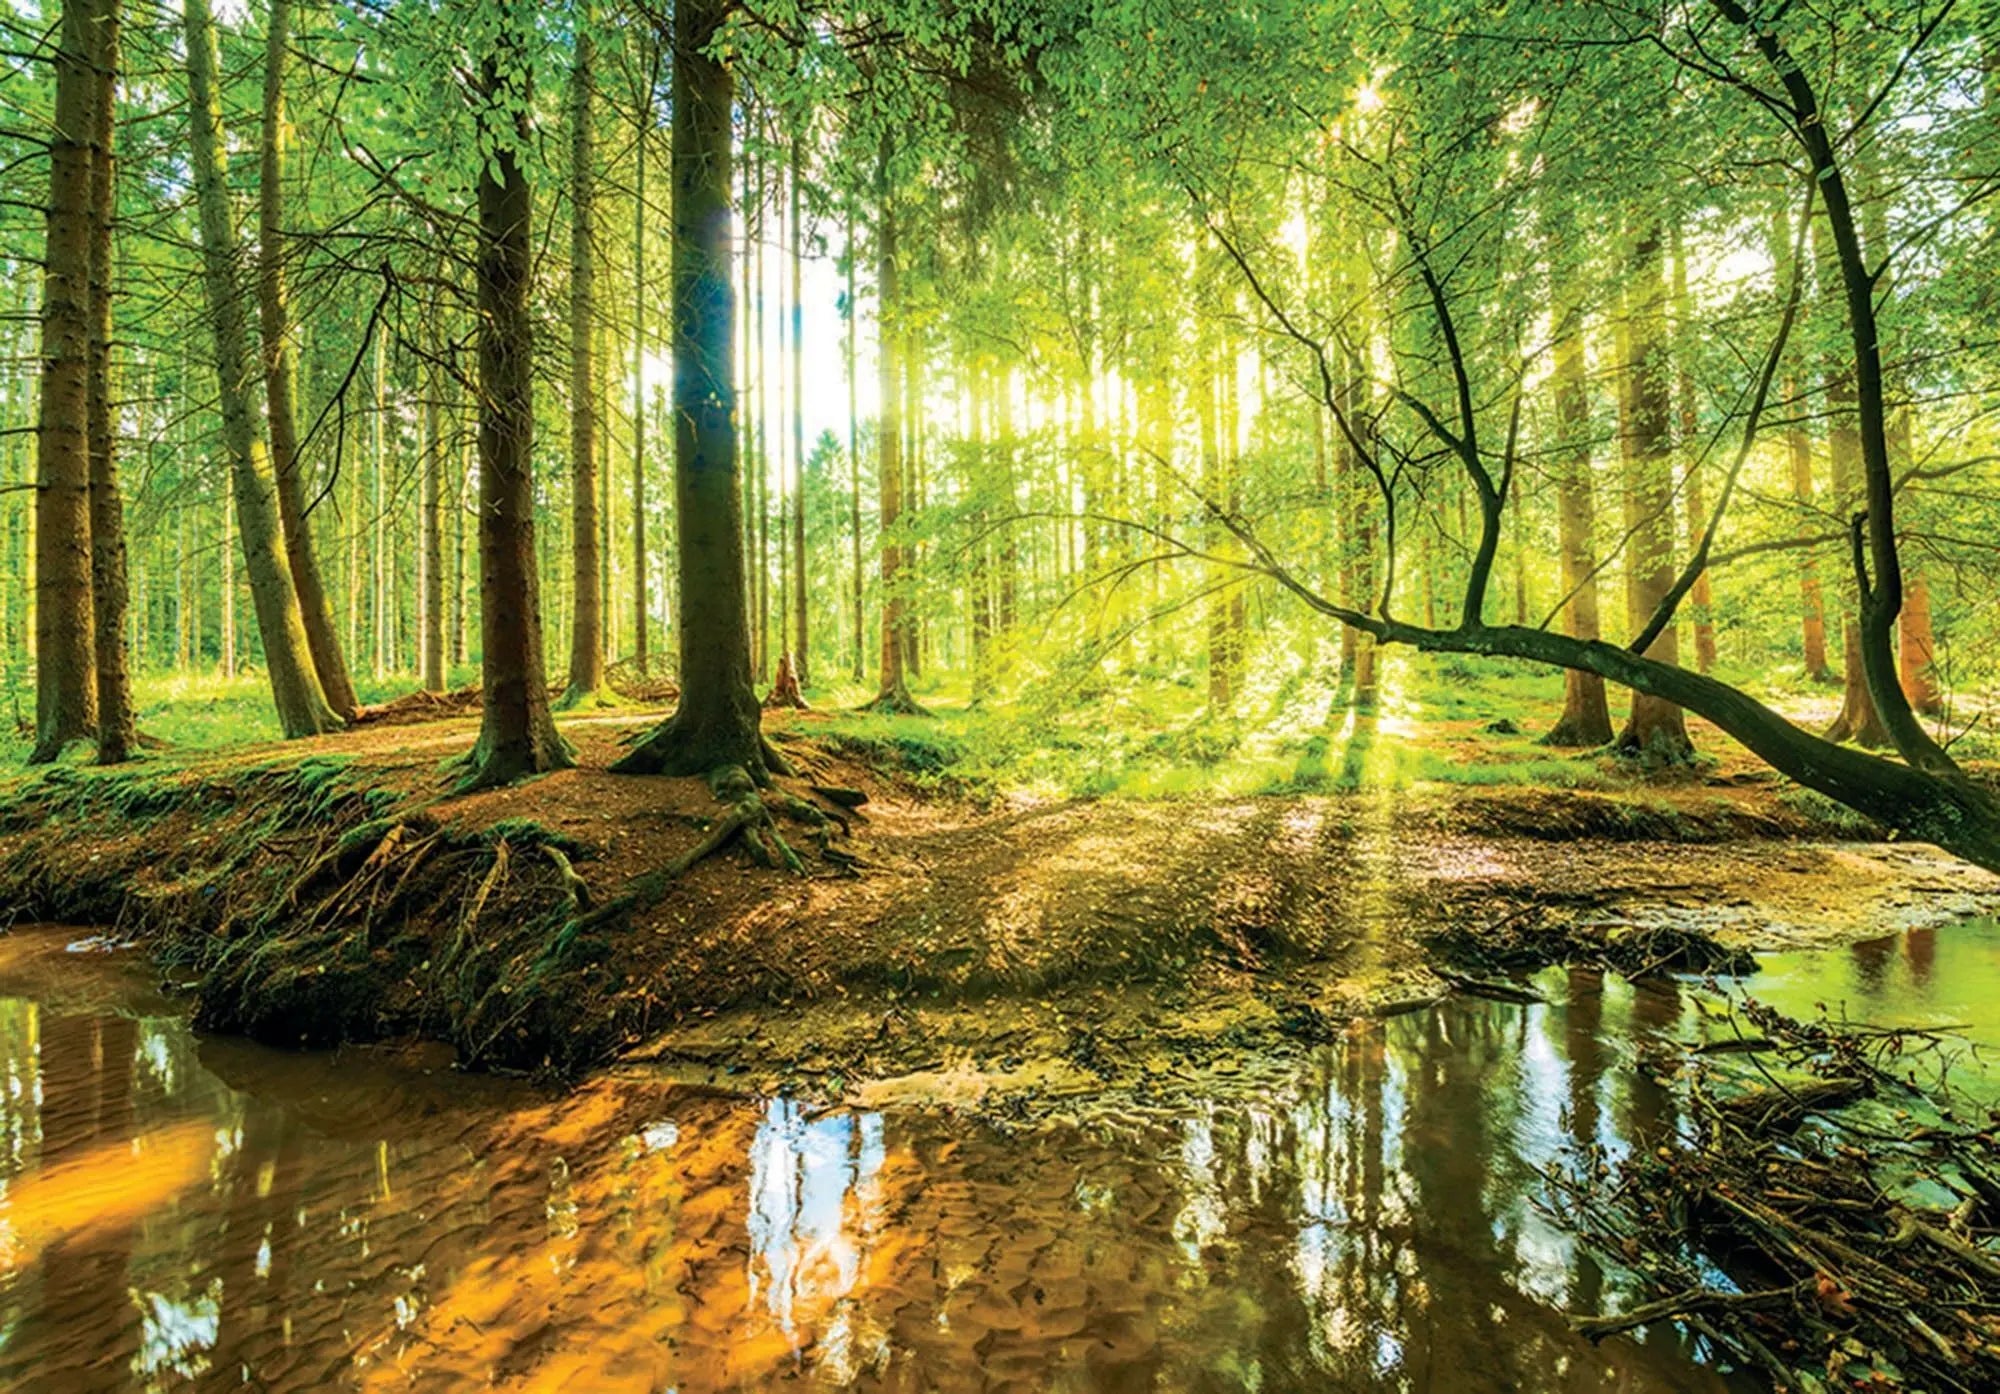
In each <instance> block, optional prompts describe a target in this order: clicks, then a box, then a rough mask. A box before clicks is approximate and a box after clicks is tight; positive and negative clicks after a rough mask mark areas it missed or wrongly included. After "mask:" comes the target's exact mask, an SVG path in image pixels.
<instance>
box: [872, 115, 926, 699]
mask: <svg viewBox="0 0 2000 1394" xmlns="http://www.w3.org/2000/svg"><path fill="white" fill-rule="evenodd" d="M888 169H889V158H888V150H887V147H886V146H885V147H884V150H883V154H882V162H881V165H880V181H879V182H880V189H881V197H882V215H881V221H880V223H879V225H878V226H877V228H876V233H875V261H876V280H875V284H876V286H877V290H876V298H877V304H878V308H877V311H876V325H877V338H878V343H877V347H876V351H875V361H876V367H877V375H876V380H877V386H878V388H879V390H880V393H881V409H880V415H879V416H878V417H877V418H876V425H875V438H876V439H875V443H876V448H877V453H876V458H875V472H876V487H877V488H878V490H879V491H880V500H881V521H880V528H881V551H882V657H881V666H880V671H879V677H880V681H879V682H878V684H877V686H876V691H875V700H874V701H873V702H871V703H870V704H869V705H870V706H871V707H872V708H874V709H875V710H877V711H886V712H909V711H915V710H916V709H917V703H916V699H915V698H913V697H911V696H910V683H909V678H908V677H907V676H906V674H905V671H904V660H905V659H906V658H907V657H908V653H909V646H910V645H909V633H908V630H909V620H908V612H907V600H906V598H905V596H904V594H903V547H902V543H901V541H900V540H899V539H898V538H897V536H896V524H897V522H898V521H899V520H900V519H901V517H902V514H903V364H902V357H903V352H904V350H905V349H906V347H907V343H906V340H905V337H904V333H903V325H902V317H901V312H902V307H901V305H899V304H898V303H897V298H896V294H897V292H896V286H897V276H898V270H899V268H898V267H897V265H896V257H897V248H896V207H895V203H894V201H893V197H892V195H891V194H890V192H889V175H888Z"/></svg>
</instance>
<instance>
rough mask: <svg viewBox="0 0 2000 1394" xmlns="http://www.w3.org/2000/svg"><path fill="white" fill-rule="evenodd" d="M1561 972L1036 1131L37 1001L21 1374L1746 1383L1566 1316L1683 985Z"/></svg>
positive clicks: (1580, 1304) (1661, 1103)
mask: <svg viewBox="0 0 2000 1394" xmlns="http://www.w3.org/2000/svg"><path fill="white" fill-rule="evenodd" d="M1568 986H1569V990H1570V997H1571V1002H1570V1003H1569V1005H1566V1006H1557V1005H1551V1006H1547V1007H1534V1008H1528V1009H1525V1010H1524V1009H1520V1008H1516V1007H1511V1006H1505V1005H1501V1004H1493V1003H1480V1002H1471V1003H1454V1004H1451V1005H1449V1006H1448V1007H1446V1008H1444V1009H1440V1010H1438V1011H1435V1012H1431V1013H1427V1014H1424V1015H1421V1016H1412V1017H1407V1018H1400V1019H1398V1020H1396V1021H1393V1022H1390V1023H1388V1024H1387V1025H1386V1026H1372V1027H1369V1028H1366V1029H1362V1030H1359V1031H1357V1032H1356V1033H1355V1034H1353V1035H1352V1036H1351V1037H1350V1038H1349V1039H1347V1040H1346V1041H1344V1042H1343V1043H1341V1044H1340V1045H1338V1046H1336V1047H1332V1048H1329V1049H1326V1050H1324V1051H1322V1052H1320V1053H1318V1054H1317V1055H1315V1056H1313V1057H1312V1058H1310V1059H1307V1060H1304V1061H1302V1062H1300V1064H1299V1065H1298V1067H1297V1068H1296V1070H1295V1071H1293V1073H1292V1074H1291V1075H1290V1077H1289V1082H1288V1083H1287V1084H1286V1085H1285V1086H1284V1087H1282V1088H1275V1089H1274V1088H1260V1089H1248V1088H1244V1087H1240V1086H1239V1087H1238V1088H1236V1089H1235V1090H1233V1091H1230V1092H1216V1093H1213V1094H1211V1095H1209V1096H1207V1097H1201V1098H1196V1099H1193V1100H1191V1101H1188V1102H1184V1103H1182V1104H1179V1105H1176V1106H1163V1105H1159V1104H1151V1105H1148V1106H1146V1107H1144V1108H1139V1107H1137V1106H1133V1107H1129V1108H1123V1109H1121V1110H1113V1109H1111V1108H1110V1107H1108V1106H1107V1107H1106V1108H1105V1109H1103V1110H1102V1111H1101V1112H1098V1113H1095V1114H1090V1115H1087V1116H1085V1117H1084V1118H1082V1119H1081V1120H1077V1121H1070V1122H1064V1123H1060V1124H1037V1125H1034V1126H1026V1127H1002V1126H998V1125H994V1124H992V1123H977V1122H971V1121H960V1120H956V1119H954V1118H951V1117H947V1116H943V1115H937V1114H923V1113H892V1114H880V1113H855V1112H848V1111H842V1110H835V1111H830V1112H820V1113H814V1112H811V1111H809V1110H807V1109H806V1108H805V1107H803V1106H802V1105H800V1104H799V1103H797V1102H794V1101H790V1100H782V1099H779V1100H767V1101H754V1100H744V1099H740V1098H735V1097H722V1096H717V1095H713V1094H705V1093H700V1092H696V1091H689V1090H685V1089H682V1090H673V1089H668V1088H664V1087H660V1086H655V1085H651V1084H648V1083H645V1082H642V1081H638V1080H635V1079H633V1078H630V1077H613V1078H605V1079H600V1080H597V1081H595V1082H593V1083H591V1084H589V1085H588V1086H586V1087H585V1088H583V1089H581V1090H579V1091H577V1092H575V1093H574V1094H571V1095H568V1096H565V1097H562V1098H550V1097H547V1096H543V1095H539V1094H536V1093H534V1092H532V1091H530V1090H528V1089H526V1088H524V1087H520V1086H516V1085H510V1084H505V1083H502V1082H497V1081H489V1080H470V1079H465V1078H459V1077H453V1076H450V1075H449V1074H447V1073H439V1074H436V1075H432V1076H425V1075H423V1074H421V1073H417V1072H414V1071H411V1070H407V1069H396V1068H392V1067H390V1066H389V1065H387V1064H384V1063H381V1062H380V1061H378V1060H376V1059H374V1058H373V1057H370V1056H368V1055H366V1054H351V1055H348V1056H345V1057H342V1058H340V1059H339V1060H338V1061H337V1062H335V1061H330V1060H329V1059H327V1058H326V1057H312V1056H297V1055H281V1054H277V1053H273V1052H266V1051H260V1050H257V1049H255V1048H252V1047H247V1046H243V1045H240V1044H230V1043H220V1042H209V1043H203V1044H201V1045H199V1046H198V1045H197V1043H196V1041H195V1039H194V1038H193V1036H192V1035H191V1033H190V1032H189V1031H188V1029H187V1028H186V1026H185V1025H184V1024H183V1023H182V1022H180V1021H179V1020H178V1019H175V1018H172V1017H158V1016H155V1017H145V1018H139V1019H132V1018H127V1017H121V1016H117V1015H115V1014H106V1015H88V1014H87V1015H77V1014H74V1013H72V1014H69V1015H59V1014H54V1013H48V1012H44V1011H43V1010H42V1009H41V1008H40V1007H38V1006H37V1005H36V1004H35V1002H34V1001H33V1000H31V999H30V998H28V997H15V998H10V999H5V1000H4V1001H0V1051H4V1055H5V1059H4V1065H5V1071H6V1073H5V1076H4V1078H5V1079H6V1080H7V1081H8V1084H7V1087H6V1089H5V1091H4V1097H0V1140H4V1141H5V1149H6V1151H5V1155H6V1160H5V1163H4V1166H5V1169H6V1173H7V1175H6V1182H5V1185H6V1190H5V1194H4V1197H0V1221H4V1223H5V1225H6V1226H8V1233H9V1234H10V1235H12V1236H15V1237H17V1238H18V1237H19V1236H23V1235H38V1236H40V1238H39V1239H37V1240H36V1241H35V1244H34V1246H33V1247H23V1246H22V1245H20V1244H19V1243H16V1245H15V1247H14V1249H13V1250H12V1252H13V1253H14V1255H15V1257H14V1261H13V1262H12V1264H11V1266H10V1267H8V1269H7V1270H6V1271H5V1273H4V1274H3V1275H0V1329H4V1330H5V1331H7V1332H8V1336H7V1339H6V1340H5V1343H4V1345H0V1383H6V1384H9V1385H11V1386H19V1387H46V1388H62V1389H65V1390H68V1389H100V1388H101V1389H147V1390H169V1389H180V1388H193V1387H197V1386H198V1385H201V1384H203V1383H216V1382H220V1383H228V1384H231V1385H239V1384H240V1385H247V1386H249V1387H259V1388H266V1389H273V1390H308V1389H312V1390H317V1389H343V1388H344V1389H385V1390H386V1389H391V1388H395V1389H404V1388H408V1387H411V1385H412V1383H413V1382H414V1383H415V1385H416V1386H417V1387H420V1388H421V1387H439V1388H447V1387H456V1386H459V1385H464V1386H473V1387H478V1386H488V1385H491V1386H493V1387H498V1388H503V1389H520V1390H528V1389H535V1390H555V1389H562V1388H589V1389H592V1390H619V1389H632V1390H642V1389H643V1390H648V1391H656V1390H658V1389H661V1388H663V1387H674V1388H677V1389H679V1390H682V1391H687V1392H688V1394H692V1391H698V1390H705V1389H721V1388H757V1387H761V1386H764V1385H767V1384H771V1383H776V1382H780V1381H785V1382H795V1383H798V1384H802V1385H803V1386H805V1387H819V1388H862V1389H867V1388H884V1389H898V1390H901V1389H911V1390H915V1389H940V1390H952V1389H961V1388H964V1389H972V1388H987V1387H1006V1386H1009V1385H1010V1384H1011V1385H1016V1386H1018V1387H1022V1388H1039V1389H1052V1390H1086V1389H1089V1390H1096V1389H1109V1390H1126V1389H1134V1390H1138V1389H1145V1390H1155V1389H1157V1390H1181V1389H1187V1390H1206V1389H1218V1390H1219V1389H1251V1388H1254V1389H1262V1390H1266V1391H1271V1390H1292V1389H1316V1390H1318V1389H1334V1390H1340V1389H1355V1390H1359V1389H1411V1390H1423V1389H1453V1390H1469V1391H1479V1390H1494V1391H1498V1390H1522V1391H1532V1390H1572V1389H1574V1390H1586V1389H1588V1390H1596V1389H1601V1388H1621V1389H1632V1390H1647V1389H1656V1390H1676V1391H1681V1390H1699V1389H1704V1388H1711V1389H1713V1388H1721V1387H1722V1381H1721V1379H1720V1378H1719V1377H1718V1376H1717V1375H1715V1374H1714V1373H1713V1372H1710V1371H1707V1370H1704V1369H1702V1368H1701V1367H1700V1366H1699V1365H1697V1364H1696V1363H1695V1362H1694V1361H1693V1360H1692V1358H1691V1353H1690V1351H1689V1350H1688V1349H1687V1348H1686V1346H1685V1345H1684V1343H1682V1342H1681V1341H1679V1340H1678V1339H1676V1338H1675V1336H1674V1335H1673V1333H1672V1332H1657V1333H1652V1334H1650V1335H1649V1336H1648V1337H1647V1338H1646V1339H1643V1340H1638V1339H1621V1340H1613V1341H1608V1342H1606V1343H1605V1344H1604V1345H1603V1346H1602V1347H1601V1348H1595V1349H1593V1348H1592V1347H1590V1346H1589V1345H1588V1344H1586V1343H1583V1342H1580V1341H1578V1340H1576V1339H1575V1338H1573V1337H1572V1336H1571V1335H1570V1333H1569V1331H1568V1329H1567V1326H1566V1324H1565V1322H1564V1320H1563V1314H1564V1311H1565V1309H1566V1308H1571V1307H1574V1308H1579V1309H1589V1308H1594V1307H1597V1306H1599V1305H1600V1304H1601V1303H1603V1302H1605V1301H1607V1300H1616V1299H1617V1297H1618V1296H1619V1294H1618V1290H1617V1287H1616V1284H1615V1282H1613V1281H1612V1280H1611V1279H1610V1278H1608V1277H1607V1276H1606V1275H1605V1274H1604V1273H1603V1272H1601V1271H1600V1270H1599V1269H1598V1268H1597V1267H1596V1266H1595V1265H1594V1264H1593V1263H1592V1262H1591V1261H1590V1259H1589V1258H1588V1257H1587V1256H1585V1255H1583V1254H1581V1253H1579V1252H1577V1250H1576V1249H1575V1246H1574V1245H1573V1244H1571V1243H1570V1241H1569V1239H1568V1238H1567V1236H1566V1235H1564V1234H1563V1233H1562V1232H1561V1231H1560V1230H1559V1229H1557V1228H1556V1227H1555V1226H1554V1225H1553V1224H1552V1222H1550V1221H1549V1220H1548V1219H1547V1218H1546V1217H1545V1216H1543V1215H1542V1214H1541V1213H1540V1212H1539V1211H1538V1210H1537V1209H1536V1208H1535V1206H1534V1204H1533V1198H1534V1195H1535V1193H1536V1187H1537V1184H1538V1183H1537V1173H1536V1167H1537V1166H1539V1165H1540V1164H1542V1163H1545V1162H1548V1161H1551V1160H1553V1159H1555V1158H1556V1157H1557V1156H1558V1155H1559V1154H1560V1152H1561V1150H1562V1149H1563V1148H1564V1146H1565V1145H1567V1144H1569V1143H1572V1142H1575V1141H1580V1140H1583V1139H1594V1140H1596V1141H1598V1142H1601V1143H1611V1144H1614V1145H1620V1146H1624V1145H1629V1140H1630V1138H1631V1137H1632V1136H1634V1135H1635V1132H1643V1131H1645V1130H1648V1129H1651V1128H1656V1127H1659V1126H1662V1125H1665V1124H1667V1123H1669V1122H1670V1121H1671V1114H1670V1110H1671V1100H1670V1098H1668V1097H1667V1096H1666V1095H1665V1093H1664V1092H1663V1091H1659V1090H1657V1089H1656V1088H1655V1087H1654V1086H1651V1085H1647V1084H1645V1083H1644V1082H1643V1081H1641V1080H1639V1079H1638V1078H1637V1077H1636V1076H1635V1075H1634V1073H1633V1072H1632V1071H1630V1070H1629V1069H1625V1068H1623V1062H1626V1061H1628V1060H1629V1058H1630V1056H1631V1053H1632V1040H1633V1033H1635V1032H1640V1033H1643V1032H1645V1031H1648V1030H1656V1029H1661V1027H1662V1026H1663V1025H1664V1024H1670V1023H1671V1022H1672V1020H1673V1019H1674V1018H1675V1017H1676V1016H1677V1015H1678V1014H1679V1012H1680V1010H1681V1008H1680V1003H1679V1001H1678V999H1677V998H1675V997H1674V996H1672V995H1670V994H1665V993H1658V992H1652V991H1641V992H1636V993H1635V992H1634V991H1633V990H1632V989H1630V988H1627V987H1624V986H1622V985H1618V984H1615V983H1613V984H1604V983H1600V982H1598V981H1597V980H1596V978H1595V976H1594V975H1590V974H1582V973H1578V974H1572V975H1571V976H1570V979H1569V983H1568ZM135 1147H136V1149H137V1150H136V1151H135ZM173 1147H180V1148H182V1149H183V1151H184V1152H185V1157H184V1158H183V1164H182V1165H181V1166H180V1167H179V1169H178V1170H175V1169H172V1168H166V1169H162V1168H159V1167H152V1168H148V1167H144V1166H137V1165H135V1164H133V1162H132V1160H131V1159H132V1158H134V1157H141V1158H143V1157H146V1156H153V1157H161V1156H166V1155H168V1154H169V1152H170V1151H171V1148H173ZM78 1158H83V1159H89V1158H99V1159H100V1160H99V1161H97V1162H90V1163H88V1165H91V1166H93V1167H95V1168H96V1172H97V1179H96V1180H95V1181H94V1182H92V1183H91V1184H93V1185H96V1186H99V1187H101V1188H102V1190H103V1193H104V1194H107V1195H109V1194H113V1193H122V1192H124V1191H125V1190H126V1188H127V1182H128V1181H134V1180H136V1181H137V1182H138V1184H139V1185H140V1186H141V1187H142V1191H141V1193H140V1199H139V1201H138V1203H137V1208H134V1209H127V1210H123V1211H121V1210H119V1209H118V1208H117V1207H115V1206H112V1207H107V1208H106V1209H105V1213H104V1215H103V1216H102V1217H101V1218H100V1219H94V1220H92V1221H91V1222H90V1223H88V1224H81V1225H72V1228H70V1229H68V1230H64V1229H63V1228H62V1226H63V1225H64V1224H66V1223H71V1221H73V1219H74V1217H71V1219H70V1220H66V1219H65V1217H64V1215H63V1213H62V1210H61V1207H60V1206H59V1205H57V1204H56V1203H55V1202H54V1200H53V1198H52V1197H50V1196H48V1195H47V1194H45V1188H43V1187H41V1182H42V1181H44V1180H46V1178H48V1177H50V1176H52V1175H55V1174H57V1169H59V1168H61V1167H63V1166H66V1165H67V1166H74V1165H80V1164H83V1163H79V1162H78V1161H77V1159H78ZM65 1174H66V1175H69V1176H70V1177H71V1179H72V1180H75V1179H78V1178H79V1177H80V1175H81V1174H80V1173H65ZM147 1186H150V1187H151V1188H152V1189H151V1190H150V1191H149V1192H148V1191H145V1190H143V1188H144V1187H147ZM70 1189H71V1190H74V1187H71V1188H70Z"/></svg>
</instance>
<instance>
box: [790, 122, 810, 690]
mask: <svg viewBox="0 0 2000 1394" xmlns="http://www.w3.org/2000/svg"><path fill="white" fill-rule="evenodd" d="M804 148H805V143H804V140H803V139H802V138H801V137H799V136H796V135H795V136H793V137H792V191H791V193H792V472H793V476H794V478H793V481H792V482H793V489H792V666H793V667H794V669H796V671H797V673H798V679H799V683H800V685H802V686H807V687H810V686H811V685H812V657H811V654H812V645H811V642H810V641H811V633H810V630H809V628H808V625H809V623H810V619H809V613H808V610H807V606H806V409H805V392H806V354H805V316H806V311H805V276H804V272H803V269H802V265H801V261H800V245H799V244H800V239H801V238H802V237H803V236H804V232H803V231H802V224H801V221H800V218H799V211H800V210H799V181H800V177H801V175H802V174H803V170H802V168H801V166H802V165H803V164H804Z"/></svg>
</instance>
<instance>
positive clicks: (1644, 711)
mask: <svg viewBox="0 0 2000 1394" xmlns="http://www.w3.org/2000/svg"><path fill="white" fill-rule="evenodd" d="M1660 244H1661V237H1660V230H1659V228H1658V227H1656V226H1654V227H1648V228H1646V229H1644V230H1643V231H1641V232H1640V233H1639V234H1638V237H1637V239H1636V241H1635V242H1634V244H1633V248H1632V260H1631V270H1630V275H1629V276H1628V278H1627V281H1626V292H1625V297H1626V311H1625V316H1624V320H1623V322H1622V324H1621V325H1620V327H1619V338H1620V346H1619V347H1620V350H1621V352H1620V353H1619V359H1620V362H1621V364H1622V366H1623V369H1624V371H1623V374H1622V383H1621V386H1622V390H1621V392H1620V401H1619V413H1618V414H1619V425H1620V431H1619V435H1620V437H1621V438H1622V439H1623V442H1624V457H1625V529H1626V532H1627V533H1628V534H1629V535H1630V538H1631V541H1630V543H1629V544H1628V551H1627V553H1626V573H1625V574H1626V585H1625V602H1626V604H1625V608H1626V614H1627V617H1628V619H1629V621H1630V623H1631V625H1632V628H1633V629H1634V630H1637V629H1640V628H1642V627H1643V626H1644V625H1645V623H1646V621H1647V619H1648V618H1649V617H1650V616H1651V615H1652V613H1653V611H1654V610H1655V609H1656V608H1658V606H1659V604H1660V601H1661V600H1662V599H1663V598H1664V597H1665V596H1666V594H1667V591H1668V590H1669V589H1670V588H1671V587H1672V585H1673V580H1674V519H1673V488H1674V479H1673V441H1672V436H1671V435H1670V433H1669V431H1668V406H1669V403H1668V383H1669V378H1668V371H1669V365H1668V363H1667V352H1666V344H1665V342H1664V338H1665V336H1664V333H1663V330H1664V320H1665V311H1666V285H1665V277H1664V275H1663V268H1662V267H1661V265H1660V257H1661V245H1660ZM1646 657H1648V658H1653V659H1657V660H1659V661H1660V662H1662V663H1678V662H1679V661H1680V642H1679V639H1678V636H1677V635H1676V634H1675V633H1674V627H1673V626H1672V625H1667V626H1665V627H1664V628H1663V629H1662V630H1661V631H1660V636H1659V637H1658V638H1657V639H1655V640H1654V641H1653V643H1652V645H1651V647H1649V648H1648V649H1647V650H1646ZM1618 746H1619V749H1621V750H1623V751H1625V752H1627V753H1629V754H1634V755H1638V756H1640V757H1642V758H1644V759H1646V760H1649V761H1659V762H1666V763H1679V762H1681V761H1685V760H1687V759H1690V758H1691V757H1692V756H1693V754H1694V745H1693V743H1692V742H1691V741H1689V740H1688V734H1687V722H1686V720H1685V718H1684V717H1683V716H1682V713H1681V709H1680V708H1679V707H1677V706H1675V705H1674V704H1673V703H1671V702H1667V701H1663V700H1662V699H1660V698H1659V697H1656V696H1653V695H1652V694H1650V693H1646V692H1640V691H1637V690H1635V691H1634V692H1633V694H1632V712H1631V715H1630V716H1629V717H1628V718H1627V719H1626V722H1625V729H1624V730H1623V731H1621V732H1620V733H1619V735H1618Z"/></svg>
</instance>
